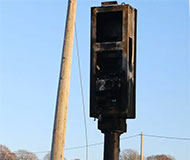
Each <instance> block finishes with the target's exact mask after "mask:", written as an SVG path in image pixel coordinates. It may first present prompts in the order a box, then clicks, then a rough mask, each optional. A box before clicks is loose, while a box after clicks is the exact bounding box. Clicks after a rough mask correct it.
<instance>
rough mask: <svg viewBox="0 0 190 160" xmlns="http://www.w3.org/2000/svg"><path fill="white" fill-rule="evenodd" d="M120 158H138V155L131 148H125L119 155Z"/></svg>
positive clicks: (138, 159) (124, 159)
mask: <svg viewBox="0 0 190 160" xmlns="http://www.w3.org/2000/svg"><path fill="white" fill-rule="evenodd" d="M119 159H120V160H140V156H139V154H138V152H137V151H134V150H132V149H126V150H124V151H122V152H121V154H120V156H119Z"/></svg>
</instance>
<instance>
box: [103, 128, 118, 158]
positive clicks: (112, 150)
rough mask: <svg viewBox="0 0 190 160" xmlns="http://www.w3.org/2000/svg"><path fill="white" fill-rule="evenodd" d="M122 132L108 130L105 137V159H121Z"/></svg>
mask: <svg viewBox="0 0 190 160" xmlns="http://www.w3.org/2000/svg"><path fill="white" fill-rule="evenodd" d="M119 137H120V133H117V132H106V133H105V137H104V160H118V159H119Z"/></svg>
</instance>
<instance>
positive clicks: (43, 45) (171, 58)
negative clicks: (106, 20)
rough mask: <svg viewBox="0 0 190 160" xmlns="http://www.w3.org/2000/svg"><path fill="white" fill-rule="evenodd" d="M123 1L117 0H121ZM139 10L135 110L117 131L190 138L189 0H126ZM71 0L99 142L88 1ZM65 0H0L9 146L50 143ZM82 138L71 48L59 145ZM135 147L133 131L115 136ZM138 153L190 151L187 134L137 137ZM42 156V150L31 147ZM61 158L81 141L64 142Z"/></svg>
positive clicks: (91, 135) (93, 136) (3, 116)
mask: <svg viewBox="0 0 190 160" xmlns="http://www.w3.org/2000/svg"><path fill="white" fill-rule="evenodd" d="M122 2H123V1H120V0H119V1H118V3H119V4H121V3H122ZM125 2H126V3H129V4H131V5H132V6H133V7H135V8H137V10H138V18H137V19H138V26H137V27H138V32H137V33H138V35H137V37H138V38H137V106H136V107H137V118H136V119H135V120H128V121H127V125H128V127H127V130H128V132H127V133H125V134H123V135H122V137H127V136H132V135H136V134H140V133H141V132H142V131H143V132H144V133H145V134H153V135H163V136H173V137H186V138H190V127H189V122H190V116H189V114H190V92H189V91H190V69H189V68H190V56H189V53H190V50H189V46H190V41H189V40H190V39H189V37H190V32H189V1H188V0H129V1H125ZM100 5H101V1H100V0H89V1H87V0H78V5H77V17H76V23H77V34H78V39H79V52H80V57H81V67H82V76H83V87H84V95H85V107H86V113H87V127H88V142H89V144H92V143H97V142H102V141H103V134H101V132H100V131H99V130H98V129H97V121H93V119H92V118H89V77H90V76H89V68H90V7H93V6H100ZM66 11H67V0H0V77H1V78H0V144H4V145H6V146H7V147H9V148H10V149H11V150H12V151H16V150H18V149H26V150H29V151H32V152H35V153H36V152H40V151H49V150H50V148H51V141H52V131H53V120H54V113H55V103H56V96H57V95H56V94H57V85H58V78H59V77H58V75H59V70H60V58H61V51H62V43H63V35H64V30H65V29H64V28H65V20H66ZM81 145H85V134H84V123H83V114H82V103H81V95H80V84H79V74H78V66H77V56H76V45H75V44H74V49H73V62H72V72H71V88H70V99H69V110H68V121H67V135H66V148H70V147H75V146H81ZM120 146H121V150H124V149H128V148H131V149H134V150H136V151H138V152H139V153H140V137H135V138H131V139H126V140H122V141H121V145H120ZM144 153H145V156H149V155H155V154H169V155H171V156H174V157H175V158H176V160H188V159H190V141H179V140H168V139H156V138H150V137H145V138H144ZM36 154H37V155H38V156H39V158H41V159H42V157H43V156H44V154H45V153H36ZM65 157H66V158H67V159H68V160H71V159H74V158H80V159H81V160H84V159H85V149H84V148H82V149H76V150H66V151H65ZM100 159H103V145H97V146H93V147H89V160H100Z"/></svg>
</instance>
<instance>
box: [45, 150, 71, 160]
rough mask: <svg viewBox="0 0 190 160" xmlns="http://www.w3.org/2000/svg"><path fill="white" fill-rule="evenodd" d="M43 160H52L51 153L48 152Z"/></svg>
mask: <svg viewBox="0 0 190 160" xmlns="http://www.w3.org/2000/svg"><path fill="white" fill-rule="evenodd" d="M43 160H50V152H48V153H47V154H46V155H45V156H44V158H43ZM64 160H67V159H66V158H65V157H64Z"/></svg>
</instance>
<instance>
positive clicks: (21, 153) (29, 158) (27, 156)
mask: <svg viewBox="0 0 190 160" xmlns="http://www.w3.org/2000/svg"><path fill="white" fill-rule="evenodd" d="M15 154H16V160H38V157H37V156H36V155H35V154H34V153H32V152H29V151H26V150H18V151H16V152H15Z"/></svg>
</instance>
